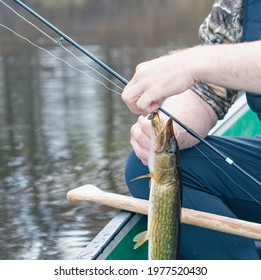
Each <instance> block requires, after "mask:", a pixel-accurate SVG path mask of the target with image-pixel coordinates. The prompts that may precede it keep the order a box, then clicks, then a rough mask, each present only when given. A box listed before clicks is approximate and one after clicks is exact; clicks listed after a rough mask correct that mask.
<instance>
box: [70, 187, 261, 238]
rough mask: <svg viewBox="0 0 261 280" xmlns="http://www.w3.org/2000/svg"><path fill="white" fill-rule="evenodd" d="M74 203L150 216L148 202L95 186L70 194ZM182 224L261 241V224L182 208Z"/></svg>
mask: <svg viewBox="0 0 261 280" xmlns="http://www.w3.org/2000/svg"><path fill="white" fill-rule="evenodd" d="M67 199H68V200H69V201H72V202H85V201H92V202H97V203H101V204H104V205H106V206H110V207H113V208H117V209H122V210H126V211H130V212H135V213H139V214H144V215H148V205H149V202H148V201H147V200H143V199H138V198H134V197H129V196H125V195H120V194H114V193H109V192H104V191H102V190H100V189H99V188H97V187H96V186H94V185H84V186H81V187H79V188H76V189H73V190H71V191H69V192H68V194H67ZM181 222H182V223H184V224H189V225H193V226H198V227H203V228H207V229H211V230H216V231H220V232H225V233H230V234H235V235H239V236H243V237H247V238H251V239H256V240H261V224H257V223H253V222H248V221H244V220H238V219H233V218H228V217H224V216H220V215H215V214H210V213H206V212H201V211H196V210H192V209H187V208H182V214H181Z"/></svg>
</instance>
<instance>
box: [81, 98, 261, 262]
mask: <svg viewBox="0 0 261 280" xmlns="http://www.w3.org/2000/svg"><path fill="white" fill-rule="evenodd" d="M235 107H236V108H235V109H233V110H234V111H232V112H230V113H229V114H228V115H227V116H226V119H225V120H224V121H223V122H219V123H218V124H217V126H216V128H214V129H213V131H212V132H211V133H212V134H215V135H224V136H254V135H257V134H261V125H260V121H259V119H258V117H257V115H256V114H255V113H253V112H252V111H251V110H249V108H248V106H247V104H246V101H245V98H244V97H243V96H242V97H241V98H240V100H239V101H238V103H237V106H235ZM146 229H147V216H144V215H140V214H135V213H130V212H126V211H120V212H119V213H118V214H117V215H116V216H115V218H114V219H112V220H111V221H110V222H109V223H108V225H107V226H105V228H104V229H103V230H102V231H101V232H100V233H99V234H98V235H97V236H96V237H95V238H94V239H93V241H92V242H91V243H90V244H89V245H88V246H87V247H86V248H85V249H84V250H83V251H82V252H81V253H80V254H79V256H78V257H77V258H78V259H89V260H90V259H103V260H105V259H107V260H147V259H148V245H147V244H148V243H147V242H146V243H145V244H143V245H142V246H141V247H139V248H138V249H136V250H134V248H133V247H134V242H133V238H134V237H135V236H136V235H137V234H138V233H140V232H142V231H145V230H146ZM257 246H258V247H259V246H260V242H258V243H257Z"/></svg>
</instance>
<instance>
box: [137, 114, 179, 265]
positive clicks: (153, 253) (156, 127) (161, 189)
mask: <svg viewBox="0 0 261 280" xmlns="http://www.w3.org/2000/svg"><path fill="white" fill-rule="evenodd" d="M149 119H150V120H151V124H152V135H151V151H150V157H149V170H150V174H149V175H148V174H147V175H142V176H139V177H138V178H135V179H140V178H145V177H148V176H149V177H151V180H150V196H149V208H148V228H147V229H148V230H147V232H142V233H140V234H138V235H137V236H135V237H134V239H133V241H134V242H136V244H135V246H134V248H135V249H136V248H138V247H139V246H141V245H142V244H143V243H145V242H146V241H147V240H148V258H149V259H150V260H174V259H177V256H178V250H179V243H180V241H179V240H180V223H181V207H182V179H181V170H180V160H179V147H178V143H177V140H176V138H175V134H174V130H173V125H172V119H169V120H168V121H167V122H166V123H165V122H164V121H163V120H161V119H160V116H159V113H158V112H153V113H152V114H151V115H150V116H149Z"/></svg>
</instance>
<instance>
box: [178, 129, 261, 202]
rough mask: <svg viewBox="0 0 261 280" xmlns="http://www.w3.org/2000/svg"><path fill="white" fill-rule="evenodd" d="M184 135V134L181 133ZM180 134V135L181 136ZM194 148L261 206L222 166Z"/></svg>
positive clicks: (195, 146)
mask: <svg viewBox="0 0 261 280" xmlns="http://www.w3.org/2000/svg"><path fill="white" fill-rule="evenodd" d="M181 133H183V132H181ZM181 133H180V134H181ZM186 141H187V142H188V143H189V144H190V145H191V146H193V145H192V144H191V143H190V142H189V141H188V140H186ZM193 148H196V149H197V150H198V151H199V152H200V153H201V154H202V155H203V156H204V157H205V158H206V159H207V160H209V161H210V162H211V164H213V165H214V166H215V167H216V168H218V169H219V170H220V171H221V172H222V173H224V174H225V175H226V176H227V178H228V179H229V180H230V181H231V182H232V183H234V184H235V185H236V186H237V187H239V188H240V189H241V190H242V191H243V192H244V193H246V194H247V195H248V196H249V197H251V198H252V199H253V200H254V201H255V202H256V203H258V204H259V205H260V206H261V202H260V201H258V200H257V199H256V198H255V197H254V196H253V195H252V194H251V193H249V192H248V191H247V190H246V189H244V188H243V187H242V186H241V185H240V184H239V183H237V182H236V181H235V180H234V179H233V178H232V177H231V176H230V175H229V174H228V173H227V172H226V171H225V170H223V169H222V168H221V167H220V166H218V165H217V164H216V163H215V162H214V161H213V160H212V159H211V158H210V157H209V156H207V155H206V154H205V153H204V152H203V151H202V150H201V149H200V148H199V147H198V146H197V145H194V146H193Z"/></svg>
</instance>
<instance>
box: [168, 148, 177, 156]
mask: <svg viewBox="0 0 261 280" xmlns="http://www.w3.org/2000/svg"><path fill="white" fill-rule="evenodd" d="M175 152H176V150H175V149H171V150H168V153H169V154H171V155H173V154H175Z"/></svg>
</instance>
